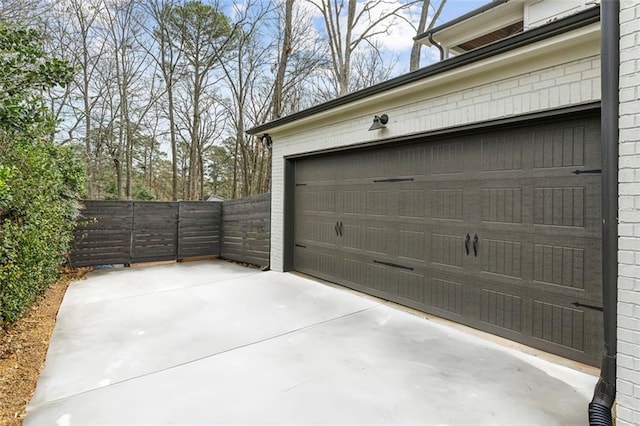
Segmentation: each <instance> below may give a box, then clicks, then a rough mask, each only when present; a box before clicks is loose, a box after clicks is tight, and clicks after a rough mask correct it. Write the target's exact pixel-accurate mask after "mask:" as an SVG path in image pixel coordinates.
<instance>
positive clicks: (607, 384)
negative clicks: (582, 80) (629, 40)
mask: <svg viewBox="0 0 640 426" xmlns="http://www.w3.org/2000/svg"><path fill="white" fill-rule="evenodd" d="M619 13H620V2H619V1H618V0H608V1H603V2H602V4H601V6H600V23H601V35H602V44H601V81H602V111H601V125H602V304H603V307H604V353H603V356H602V368H601V370H600V379H599V380H598V383H597V384H596V388H595V391H594V393H593V399H592V400H591V403H590V404H589V425H591V426H605V425H607V426H608V425H611V424H612V416H611V408H612V407H613V403H614V401H615V399H616V354H617V329H616V328H617V320H616V315H617V306H616V305H617V300H618V294H617V292H618V286H617V281H618V219H617V218H618V112H619V96H618V82H619V77H618V73H619V70H620V51H619V39H620V25H619V22H620V19H619Z"/></svg>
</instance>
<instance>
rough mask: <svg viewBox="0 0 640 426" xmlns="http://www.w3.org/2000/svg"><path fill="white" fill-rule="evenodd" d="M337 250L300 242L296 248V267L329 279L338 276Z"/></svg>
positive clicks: (301, 270)
mask: <svg viewBox="0 0 640 426" xmlns="http://www.w3.org/2000/svg"><path fill="white" fill-rule="evenodd" d="M336 253H337V252H336V251H335V250H331V249H325V248H322V247H317V246H316V247H310V246H305V245H304V244H298V245H297V246H296V247H295V250H294V262H295V264H296V269H297V270H299V271H300V272H305V273H308V274H310V275H315V276H319V277H320V278H324V279H327V280H331V278H332V277H335V276H338V272H339V271H338V257H337V255H336Z"/></svg>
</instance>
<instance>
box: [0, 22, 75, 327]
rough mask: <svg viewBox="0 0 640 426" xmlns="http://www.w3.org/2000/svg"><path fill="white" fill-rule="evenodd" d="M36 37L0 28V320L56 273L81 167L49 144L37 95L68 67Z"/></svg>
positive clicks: (49, 128) (48, 122)
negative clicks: (43, 47) (52, 55)
mask: <svg viewBox="0 0 640 426" xmlns="http://www.w3.org/2000/svg"><path fill="white" fill-rule="evenodd" d="M41 41H42V40H41V38H40V34H39V33H37V32H35V31H32V30H26V29H21V28H15V27H14V26H7V25H5V24H2V23H0V75H1V77H0V322H2V323H10V322H13V321H15V320H16V319H18V318H19V317H20V315H21V314H22V312H24V310H25V309H26V308H27V307H28V306H29V305H30V304H31V302H32V301H33V300H34V299H35V298H36V297H37V296H38V295H39V294H40V293H42V292H43V291H44V290H45V289H46V288H47V287H48V286H49V285H50V284H51V283H53V282H54V281H55V280H56V279H57V277H58V274H59V269H60V265H61V263H63V261H64V257H65V254H66V252H67V250H68V245H69V242H70V241H71V238H72V233H73V227H74V226H75V217H76V215H77V211H78V204H77V199H78V198H77V197H78V195H79V194H80V193H81V191H82V187H83V179H84V174H83V169H82V167H81V165H80V164H79V163H78V162H77V161H76V160H75V159H74V157H73V155H72V153H71V151H70V150H69V149H67V148H65V147H60V146H55V145H54V144H53V143H52V142H51V141H50V139H51V134H52V132H53V131H54V128H55V126H54V123H53V120H52V119H51V117H50V115H49V113H48V112H47V110H46V108H45V107H44V102H43V100H42V98H41V95H40V93H42V92H41V91H42V89H46V88H48V87H52V86H55V85H64V84H65V83H66V82H67V81H68V79H69V77H70V75H71V69H70V68H69V67H68V66H67V65H66V64H65V63H64V62H61V61H59V60H57V59H55V58H49V57H47V55H46V54H45V52H43V51H42V50H41V47H40V46H42V42H41Z"/></svg>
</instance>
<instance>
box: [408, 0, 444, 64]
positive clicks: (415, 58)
mask: <svg viewBox="0 0 640 426" xmlns="http://www.w3.org/2000/svg"><path fill="white" fill-rule="evenodd" d="M446 3H447V0H440V5H438V9H437V10H436V13H435V15H433V18H431V21H430V22H429V28H428V29H431V28H433V26H434V25H435V23H436V22H437V20H438V18H439V17H440V13H442V9H443V8H444V5H445V4H446ZM430 7H431V0H424V3H423V4H422V12H421V13H420V22H418V28H417V34H422V33H423V32H424V31H425V27H426V25H427V18H428V16H429V8H430ZM421 50H422V43H420V42H419V41H414V42H413V47H412V48H411V58H410V61H409V71H415V70H417V69H418V68H420V56H421V55H420V53H421Z"/></svg>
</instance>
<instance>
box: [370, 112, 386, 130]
mask: <svg viewBox="0 0 640 426" xmlns="http://www.w3.org/2000/svg"><path fill="white" fill-rule="evenodd" d="M388 122H389V116H388V115H387V114H382V115H379V116H378V115H376V116H374V117H373V124H372V125H371V127H369V130H378V129H384V128H385V127H386V124H387V123H388Z"/></svg>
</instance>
